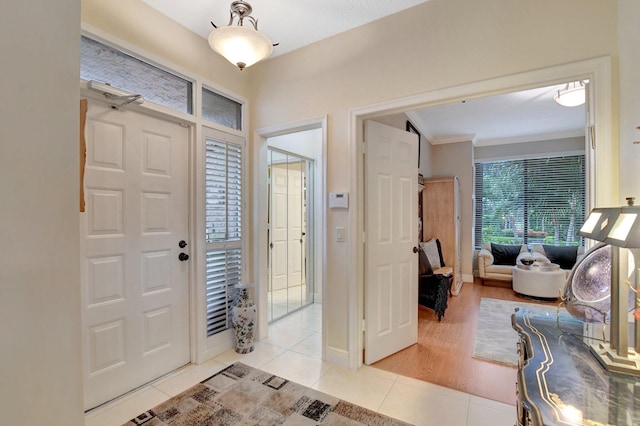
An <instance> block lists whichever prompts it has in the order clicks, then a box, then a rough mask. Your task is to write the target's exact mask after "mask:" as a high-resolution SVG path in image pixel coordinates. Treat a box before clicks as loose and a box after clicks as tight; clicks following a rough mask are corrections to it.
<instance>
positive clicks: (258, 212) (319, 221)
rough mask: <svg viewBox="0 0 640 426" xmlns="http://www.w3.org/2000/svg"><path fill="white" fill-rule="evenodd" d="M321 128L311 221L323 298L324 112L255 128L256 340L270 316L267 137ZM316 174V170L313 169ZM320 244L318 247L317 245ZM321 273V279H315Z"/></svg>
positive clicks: (254, 274) (324, 243) (254, 278)
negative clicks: (291, 121) (320, 144)
mask: <svg viewBox="0 0 640 426" xmlns="http://www.w3.org/2000/svg"><path fill="white" fill-rule="evenodd" d="M312 129H322V154H321V158H320V161H317V162H316V170H317V171H319V172H320V173H319V174H320V179H319V180H318V181H317V182H315V187H314V190H315V191H316V193H315V199H316V202H315V203H314V216H315V217H314V221H315V222H314V223H315V225H314V226H315V229H314V233H315V241H316V244H317V245H316V249H315V259H314V262H315V266H314V270H315V271H316V277H314V282H315V283H316V285H318V284H319V285H320V286H321V295H322V296H321V297H322V300H323V302H324V301H326V300H327V298H326V287H327V286H326V283H325V277H326V264H325V263H326V262H325V260H324V259H325V258H326V238H327V237H326V232H325V230H326V214H325V204H326V198H327V197H326V192H325V191H326V183H327V116H321V117H316V118H311V119H309V120H304V121H298V122H294V123H287V124H282V125H276V126H270V127H264V128H260V129H256V130H255V132H254V138H253V140H254V142H255V143H254V152H253V158H254V159H255V161H256V162H257V164H254V165H253V166H254V170H255V172H254V174H253V185H252V186H253V188H255V189H254V191H253V203H254V205H255V206H257V208H256V209H255V210H254V213H255V214H254V217H253V220H252V222H253V226H252V228H253V229H254V235H253V240H254V241H257V244H255V245H254V246H253V254H254V265H253V266H254V267H253V271H254V273H253V277H252V280H253V282H254V283H255V284H256V287H255V289H256V303H257V305H258V327H257V340H262V339H264V338H266V337H267V332H268V326H269V319H268V300H267V299H268V298H267V283H268V276H267V255H266V250H265V248H266V247H267V244H268V242H267V232H266V230H267V227H268V226H267V223H266V220H265V218H266V217H267V203H268V200H267V147H268V144H267V139H268V138H270V137H275V136H282V135H286V134H290V133H297V132H302V131H305V130H312ZM316 174H317V172H316ZM318 245H319V247H318ZM318 275H320V277H319V278H320V279H318ZM326 312H327V307H326V304H325V303H322V359H325V354H326V347H327V341H326V339H327V334H326V332H325V330H326V318H327V315H326Z"/></svg>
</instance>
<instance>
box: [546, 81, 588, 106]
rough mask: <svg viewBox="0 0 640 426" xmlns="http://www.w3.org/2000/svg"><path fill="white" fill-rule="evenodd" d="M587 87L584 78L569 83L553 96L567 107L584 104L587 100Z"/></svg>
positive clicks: (559, 103)
mask: <svg viewBox="0 0 640 426" xmlns="http://www.w3.org/2000/svg"><path fill="white" fill-rule="evenodd" d="M585 89H586V87H585V82H584V80H580V81H573V82H570V83H567V84H566V85H565V86H564V88H563V89H560V90H558V92H557V93H556V94H555V96H554V97H553V100H554V101H556V102H557V103H558V105H562V106H565V107H574V106H578V105H582V104H584V103H585V100H586V90H585Z"/></svg>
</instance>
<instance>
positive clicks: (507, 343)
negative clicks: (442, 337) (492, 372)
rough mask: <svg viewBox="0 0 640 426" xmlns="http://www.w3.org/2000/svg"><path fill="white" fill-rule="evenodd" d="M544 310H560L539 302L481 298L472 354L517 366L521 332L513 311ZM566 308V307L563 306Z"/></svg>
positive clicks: (476, 356) (475, 356)
mask: <svg viewBox="0 0 640 426" xmlns="http://www.w3.org/2000/svg"><path fill="white" fill-rule="evenodd" d="M518 307H521V308H525V307H528V308H535V309H544V310H549V311H552V312H556V311H557V309H558V308H557V307H556V306H551V305H540V304H537V303H524V302H512V301H509V300H499V299H490V298H488V297H483V298H482V299H480V311H479V312H478V323H477V325H476V338H475V341H474V344H473V357H474V358H480V359H485V360H488V361H493V362H498V363H500V364H506V365H510V366H513V367H517V366H518V354H517V353H516V344H517V342H518V339H519V338H518V333H517V332H516V331H515V330H514V329H513V327H512V326H511V314H513V313H514V312H515V310H516V308H518ZM561 309H564V308H561Z"/></svg>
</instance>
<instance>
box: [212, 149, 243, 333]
mask: <svg viewBox="0 0 640 426" xmlns="http://www.w3.org/2000/svg"><path fill="white" fill-rule="evenodd" d="M205 163H206V164H205V168H206V171H205V182H206V184H205V188H206V207H205V211H206V213H205V233H206V242H207V252H206V260H205V263H206V301H207V337H209V336H212V335H214V334H217V333H219V332H221V331H224V330H227V329H229V328H231V319H230V315H231V306H232V302H233V299H234V295H233V291H232V290H233V286H234V285H235V284H238V283H239V282H240V280H241V278H242V244H241V243H242V241H241V240H242V147H241V146H239V145H235V144H230V143H225V142H220V141H216V140H211V139H207V140H206V155H205Z"/></svg>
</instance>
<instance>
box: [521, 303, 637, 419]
mask: <svg viewBox="0 0 640 426" xmlns="http://www.w3.org/2000/svg"><path fill="white" fill-rule="evenodd" d="M511 322H512V325H513V328H514V329H515V330H516V331H517V332H518V333H519V335H520V341H519V342H518V348H517V349H518V355H519V361H518V381H517V383H516V393H517V398H518V401H517V411H518V423H517V424H518V425H526V426H529V425H536V426H537V425H589V426H595V425H640V379H639V378H636V377H632V376H626V375H620V374H617V373H611V372H608V371H606V370H605V369H604V368H603V367H602V366H601V365H600V363H599V362H598V361H597V360H596V358H594V356H593V355H592V354H591V353H590V351H589V346H588V345H589V344H591V343H595V341H594V340H593V339H585V338H584V337H583V329H584V327H583V326H584V323H582V322H581V321H578V320H576V319H575V318H573V317H572V316H571V315H570V314H568V313H567V312H566V311H564V310H561V311H560V313H559V314H558V313H556V312H548V311H543V310H536V309H518V310H516V312H515V313H514V314H513V315H512V316H511Z"/></svg>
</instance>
